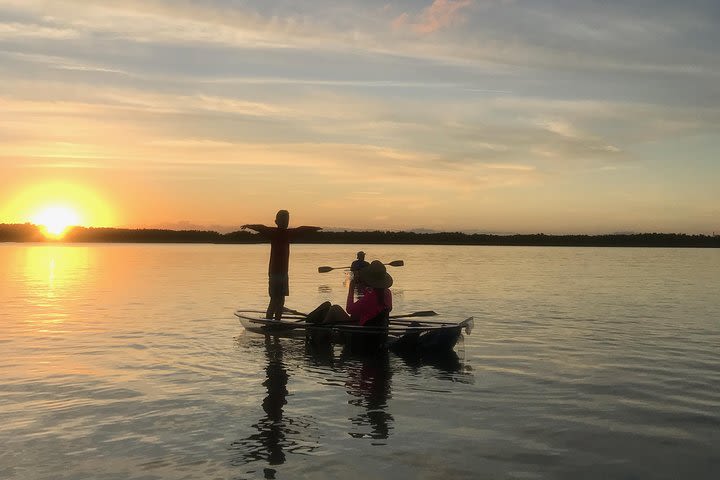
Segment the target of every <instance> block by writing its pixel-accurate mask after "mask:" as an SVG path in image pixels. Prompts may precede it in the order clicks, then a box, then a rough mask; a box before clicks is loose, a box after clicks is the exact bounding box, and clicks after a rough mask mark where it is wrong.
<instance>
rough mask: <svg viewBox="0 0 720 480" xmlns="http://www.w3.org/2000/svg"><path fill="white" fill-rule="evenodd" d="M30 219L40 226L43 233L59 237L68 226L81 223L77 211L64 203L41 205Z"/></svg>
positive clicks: (51, 236)
mask: <svg viewBox="0 0 720 480" xmlns="http://www.w3.org/2000/svg"><path fill="white" fill-rule="evenodd" d="M31 220H32V222H33V223H34V224H36V225H39V226H41V227H42V229H43V233H45V235H47V236H48V237H50V238H60V237H62V236H63V235H64V234H65V232H67V230H68V228H70V227H72V226H75V225H79V224H80V223H82V222H81V220H80V215H79V214H78V212H77V211H76V210H75V209H73V208H71V207H69V206H66V205H49V206H46V207H42V208H41V209H40V210H39V211H38V212H37V213H36V214H35V215H33V217H32V218H31Z"/></svg>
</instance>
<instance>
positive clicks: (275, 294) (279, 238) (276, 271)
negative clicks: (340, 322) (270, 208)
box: [242, 210, 322, 320]
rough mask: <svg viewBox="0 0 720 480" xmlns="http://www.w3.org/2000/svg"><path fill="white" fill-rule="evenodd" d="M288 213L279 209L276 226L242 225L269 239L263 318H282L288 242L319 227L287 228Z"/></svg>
mask: <svg viewBox="0 0 720 480" xmlns="http://www.w3.org/2000/svg"><path fill="white" fill-rule="evenodd" d="M289 223H290V213H288V211H287V210H280V211H278V212H277V215H276V216H275V225H277V228H276V227H267V226H265V225H258V224H252V225H243V226H242V228H247V229H250V230H255V231H256V232H258V233H259V234H261V235H263V236H265V237H267V238H269V239H270V265H269V266H268V294H269V295H270V303H269V304H268V308H267V312H266V313H265V318H273V317H274V318H275V320H280V319H281V318H282V312H283V307H284V306H285V297H287V296H288V295H289V294H290V287H289V280H288V264H289V262H290V242H292V241H294V240H295V239H296V238H297V237H298V236H300V235H302V234H303V233H309V232H317V231H319V230H322V229H321V228H320V227H308V226H302V227H295V228H288V224H289Z"/></svg>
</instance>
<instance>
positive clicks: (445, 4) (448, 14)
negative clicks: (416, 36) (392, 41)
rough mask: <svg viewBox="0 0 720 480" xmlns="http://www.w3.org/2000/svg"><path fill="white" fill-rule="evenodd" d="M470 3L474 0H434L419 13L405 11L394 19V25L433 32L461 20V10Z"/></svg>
mask: <svg viewBox="0 0 720 480" xmlns="http://www.w3.org/2000/svg"><path fill="white" fill-rule="evenodd" d="M470 5H472V0H433V3H432V4H431V5H430V6H428V7H426V8H425V9H423V11H422V12H420V13H419V14H418V15H415V16H413V15H410V14H409V13H407V12H403V13H402V14H400V15H399V16H398V17H397V18H395V20H393V22H392V26H393V28H394V29H396V30H401V29H407V28H409V29H411V30H412V31H414V32H416V33H420V34H427V33H433V32H436V31H438V30H442V29H444V28H447V27H449V26H451V25H453V24H454V23H457V22H459V21H461V20H462V19H463V16H462V13H461V10H462V9H464V8H466V7H469V6H470Z"/></svg>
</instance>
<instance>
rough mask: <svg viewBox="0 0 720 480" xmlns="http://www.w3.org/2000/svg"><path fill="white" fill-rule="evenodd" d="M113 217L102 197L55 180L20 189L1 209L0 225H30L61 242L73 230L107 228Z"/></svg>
mask: <svg viewBox="0 0 720 480" xmlns="http://www.w3.org/2000/svg"><path fill="white" fill-rule="evenodd" d="M115 220H116V215H115V213H114V211H113V209H112V208H111V207H110V205H109V204H108V203H107V201H106V199H105V198H104V196H101V195H99V194H98V193H97V192H96V191H95V190H94V189H92V188H91V187H89V186H87V185H82V184H78V183H76V182H65V181H61V180H55V181H51V182H38V183H36V184H34V185H32V186H25V187H19V188H18V190H17V191H16V192H12V193H11V194H10V201H9V202H7V203H5V204H4V205H2V206H1V207H0V223H2V222H8V223H25V222H29V223H33V224H35V225H37V226H39V227H40V228H41V230H42V232H43V234H45V236H47V237H48V238H51V239H60V238H62V237H63V235H65V234H66V233H67V231H68V228H70V227H74V226H84V227H109V226H113V225H114V224H115Z"/></svg>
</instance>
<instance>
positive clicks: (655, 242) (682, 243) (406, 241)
mask: <svg viewBox="0 0 720 480" xmlns="http://www.w3.org/2000/svg"><path fill="white" fill-rule="evenodd" d="M52 241H53V240H49V239H47V238H45V236H44V235H43V234H42V231H41V230H40V229H39V228H38V227H37V226H35V225H32V224H27V223H26V224H12V225H10V224H0V242H52ZM62 241H63V242H73V243H95V242H101V243H266V242H267V240H266V239H265V238H263V237H262V236H260V235H257V234H254V233H250V232H247V231H237V232H231V233H225V234H223V233H218V232H215V231H209V230H208V231H203V230H163V229H128V228H86V227H74V228H71V229H70V230H69V231H68V232H67V233H66V234H65V235H64V237H63V239H62ZM297 243H328V244H333V243H335V244H361V245H369V244H401V245H507V246H548V247H705V248H719V247H720V236H710V235H685V234H677V233H638V234H613V235H545V234H542V233H539V234H533V235H521V234H517V235H489V234H466V233H460V232H446V233H415V232H387V231H374V232H352V231H344V232H317V233H312V234H307V235H305V236H304V237H303V238H302V239H300V240H299V241H298V242H297Z"/></svg>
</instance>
